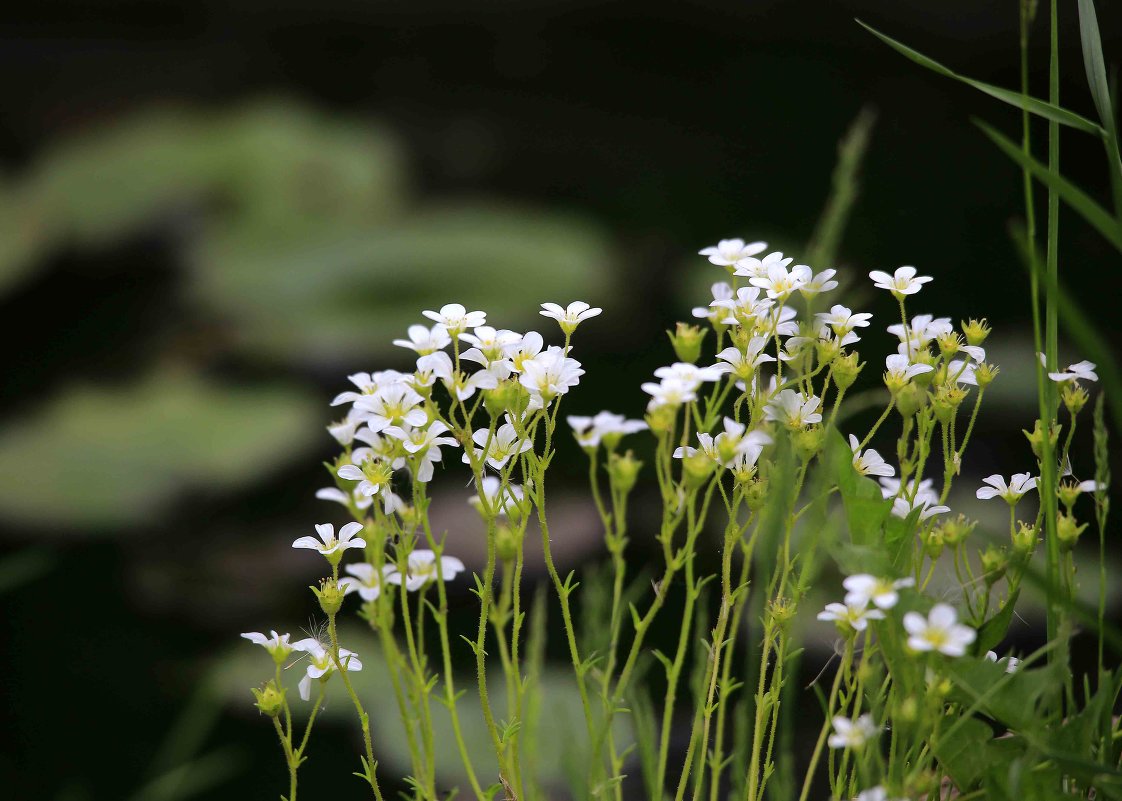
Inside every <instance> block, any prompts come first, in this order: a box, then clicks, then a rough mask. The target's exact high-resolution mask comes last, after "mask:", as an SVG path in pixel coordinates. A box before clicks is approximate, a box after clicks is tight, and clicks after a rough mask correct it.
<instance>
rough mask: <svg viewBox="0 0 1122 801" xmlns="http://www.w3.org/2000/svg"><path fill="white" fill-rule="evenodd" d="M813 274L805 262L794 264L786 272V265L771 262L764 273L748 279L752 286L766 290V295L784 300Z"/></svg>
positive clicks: (803, 284)
mask: <svg viewBox="0 0 1122 801" xmlns="http://www.w3.org/2000/svg"><path fill="white" fill-rule="evenodd" d="M813 277H814V275H813V273H812V272H811V269H810V268H809V267H807V266H806V265H805V264H796V265H795V266H794V267H792V268H791V271H790V272H788V271H787V268H786V267H783V266H781V265H779V264H771V265H769V266H768V268H767V273H765V274H764V275H756V276H753V277H752V278H750V279H749V283H751V284H752V286H758V287H759V288H760V289H764V290H767V296H768V297H769V298H772V299H773V300H778V301H784V300H786V299H787V298H789V297H790V296H791V293H792V292H794V291H795V290H797V289H799V288H800V287H802V286H805V285H806V284H807V283H808V282H809V281H810V280H811V278H813Z"/></svg>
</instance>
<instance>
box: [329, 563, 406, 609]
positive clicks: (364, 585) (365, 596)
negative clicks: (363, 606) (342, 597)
mask: <svg viewBox="0 0 1122 801" xmlns="http://www.w3.org/2000/svg"><path fill="white" fill-rule="evenodd" d="M343 569H344V570H346V571H347V572H348V573H350V575H349V576H344V577H343V578H341V579H339V589H341V590H343V592H344V593H345V594H347V595H350V594H351V593H352V592H357V593H358V595H359V597H360V598H362V600H364V601H375V600H377V599H378V596H379V595H381V594H382V585H383V584H385V583H386V577H387V576H389V574H390V573H393V572H394V571H395V570H396V569H397V568H395V567H394V566H393V565H383V566H382V569H381V570H380V571H379V570H375V569H374V565H372V564H369V563H367V562H355V563H354V564H352V565H346V566H345V567H344V568H343Z"/></svg>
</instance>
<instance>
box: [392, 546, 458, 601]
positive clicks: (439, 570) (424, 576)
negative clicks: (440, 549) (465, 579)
mask: <svg viewBox="0 0 1122 801" xmlns="http://www.w3.org/2000/svg"><path fill="white" fill-rule="evenodd" d="M463 570H464V563H463V562H461V561H460V560H459V559H457V558H456V557H454V556H442V557H440V562H439V563H438V562H437V560H436V554H435V553H433V552H432V551H429V550H417V551H413V553H411V554H409V557H408V559H407V560H406V565H405V576H404V577H402V575H401V573H399V572H393V573H390V574H389V575H387V576H386V581H387V582H388V583H390V584H398V585H402V584H403V585H404V586H405V589H406V590H407V591H409V592H413V591H414V590H419V589H421V587H423V586H425V585H426V584H428V583H429V582H430V581H436V580H437V579H442V580H444V581H451V580H452V579H454V578H455V577H456V576H457V574H459V573H462V572H463Z"/></svg>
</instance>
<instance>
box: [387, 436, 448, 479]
mask: <svg viewBox="0 0 1122 801" xmlns="http://www.w3.org/2000/svg"><path fill="white" fill-rule="evenodd" d="M447 431H448V426H447V425H445V424H444V423H443V422H441V421H440V420H434V421H433V422H431V423H429V426H428V428H400V427H398V426H390V427H389V428H387V429H386V435H387V436H391V437H394V438H395V439H398V440H400V441H401V446H402V447H403V448H404V449H405V452H406V453H409V454H411V455H412V456H413V457H414V458H415V459H417V460H418V463H417V472H416V474H415V475H414V476H413V478H414V479H416V480H417V481H420V482H422V483H426V482H428V481H431V480H432V474H433V466H434V465H435V464H436V462H439V461H440V460H441V458H442V454H441V453H440V448H441V446H443V445H458V444H459V443H458V442H456V440H455V438H453V437H444V436H441V434H444V433H446V432H447Z"/></svg>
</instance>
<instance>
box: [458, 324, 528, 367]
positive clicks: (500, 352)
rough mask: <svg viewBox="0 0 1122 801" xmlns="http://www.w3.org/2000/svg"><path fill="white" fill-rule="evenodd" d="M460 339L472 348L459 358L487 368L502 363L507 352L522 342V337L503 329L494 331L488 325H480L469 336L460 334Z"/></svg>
mask: <svg viewBox="0 0 1122 801" xmlns="http://www.w3.org/2000/svg"><path fill="white" fill-rule="evenodd" d="M460 339H461V340H463V341H464V342H466V343H468V344H469V345H471V346H472V347H470V348H468V349H467V350H465V351H464V352H463V353H461V354H460V358H461V359H464V360H466V361H469V362H476V363H477V364H482V365H483V366H484V367H488V366H490V365H492V364H494V363H495V362H500V361H504V360H505V359H506V356H507V351H508V350H509V349H510V348H511V347H512V346H516V345H519V344H520V343H521V342H522V335H521V334H519V333H518V332H516V331H510V330H507V329H505V328H502V329H499V330H495V329H494V328H492V327H491V326H489V325H481V326H479V328H476V329H475V331H474V332H473V333H471V334H460Z"/></svg>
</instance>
